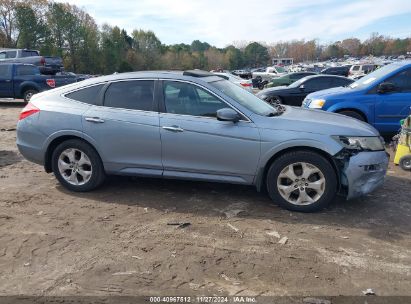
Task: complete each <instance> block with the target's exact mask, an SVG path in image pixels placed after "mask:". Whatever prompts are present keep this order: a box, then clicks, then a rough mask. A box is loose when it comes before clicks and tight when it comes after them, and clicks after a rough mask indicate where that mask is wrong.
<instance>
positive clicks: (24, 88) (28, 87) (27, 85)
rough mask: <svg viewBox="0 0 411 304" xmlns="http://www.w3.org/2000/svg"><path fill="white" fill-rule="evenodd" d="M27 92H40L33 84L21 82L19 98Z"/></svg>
mask: <svg viewBox="0 0 411 304" xmlns="http://www.w3.org/2000/svg"><path fill="white" fill-rule="evenodd" d="M27 90H36V91H37V92H40V91H41V90H40V87H39V86H38V85H37V84H36V83H35V82H23V83H22V84H21V85H20V96H21V97H22V96H23V94H24V92H26V91H27Z"/></svg>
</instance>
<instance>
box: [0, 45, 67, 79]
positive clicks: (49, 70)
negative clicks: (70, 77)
mask: <svg viewBox="0 0 411 304" xmlns="http://www.w3.org/2000/svg"><path fill="white" fill-rule="evenodd" d="M0 63H28V64H34V65H36V66H38V67H39V69H40V72H41V73H42V74H47V75H54V74H56V73H57V72H61V71H63V70H64V67H63V60H62V59H61V58H60V57H52V56H40V53H39V51H36V50H27V49H3V50H0Z"/></svg>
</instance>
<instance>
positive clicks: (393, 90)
mask: <svg viewBox="0 0 411 304" xmlns="http://www.w3.org/2000/svg"><path fill="white" fill-rule="evenodd" d="M302 106H303V107H304V108H311V109H322V110H325V111H328V112H335V113H340V114H344V115H347V116H351V117H354V118H356V119H358V120H362V121H364V122H368V123H369V124H371V125H373V126H374V127H375V128H376V129H377V130H378V131H380V132H381V133H388V134H393V133H396V132H397V131H398V130H399V128H400V120H401V119H404V118H406V117H407V116H408V114H409V113H410V108H411V62H410V61H403V62H397V63H392V64H390V65H386V66H384V67H381V68H379V69H377V70H375V71H374V72H372V73H370V74H368V75H366V76H364V77H362V78H361V79H359V80H357V81H356V82H353V83H351V84H350V85H349V86H345V87H338V88H333V89H328V90H324V91H319V92H316V93H313V94H310V95H308V96H307V97H306V99H305V100H304V102H303V105H302Z"/></svg>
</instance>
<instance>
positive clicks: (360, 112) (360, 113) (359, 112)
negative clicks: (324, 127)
mask: <svg viewBox="0 0 411 304" xmlns="http://www.w3.org/2000/svg"><path fill="white" fill-rule="evenodd" d="M344 111H351V112H355V113H357V114H359V115H361V116H362V117H363V118H364V121H365V122H368V117H367V115H366V114H365V113H364V112H363V111H361V110H360V109H357V108H349V107H348V108H341V109H338V110H337V111H335V113H341V112H344Z"/></svg>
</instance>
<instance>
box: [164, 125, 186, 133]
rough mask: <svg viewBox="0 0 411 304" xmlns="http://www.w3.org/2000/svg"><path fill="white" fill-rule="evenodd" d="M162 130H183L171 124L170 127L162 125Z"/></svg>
mask: <svg viewBox="0 0 411 304" xmlns="http://www.w3.org/2000/svg"><path fill="white" fill-rule="evenodd" d="M162 128H163V129H164V130H167V131H171V132H184V129H182V128H180V127H178V126H171V127H162Z"/></svg>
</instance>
